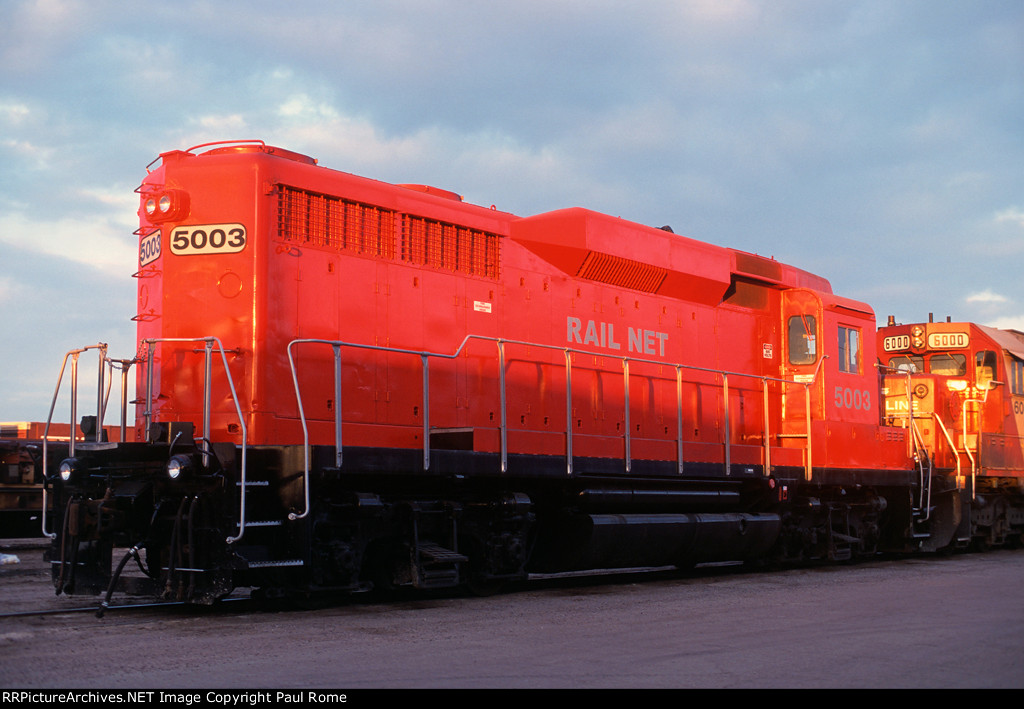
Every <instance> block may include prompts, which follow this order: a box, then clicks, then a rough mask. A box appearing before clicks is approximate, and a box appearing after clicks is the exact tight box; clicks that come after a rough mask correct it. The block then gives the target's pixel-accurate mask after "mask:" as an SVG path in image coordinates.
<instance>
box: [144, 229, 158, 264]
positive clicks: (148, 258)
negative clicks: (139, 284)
mask: <svg viewBox="0 0 1024 709" xmlns="http://www.w3.org/2000/svg"><path fill="white" fill-rule="evenodd" d="M158 258H160V230H159V229H157V230H156V231H154V232H153V233H152V234H150V235H149V236H144V237H142V241H140V242H139V266H140V267H142V266H145V265H146V264H147V263H153V262H154V261H156V260H157V259H158Z"/></svg>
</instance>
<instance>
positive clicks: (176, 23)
mask: <svg viewBox="0 0 1024 709" xmlns="http://www.w3.org/2000/svg"><path fill="white" fill-rule="evenodd" d="M240 139H260V140H264V141H266V142H267V143H268V144H270V145H276V146H279V147H282V148H286V149H289V150H293V151H297V152H300V153H304V154H306V155H310V156H312V157H314V158H316V159H317V160H318V161H319V163H320V164H321V165H323V166H326V167H331V168H335V169H338V170H342V171H345V172H352V173H356V174H359V175H364V176H367V177H371V178H374V179H378V180H384V181H388V182H398V183H425V184H431V185H435V186H438V187H441V188H444V189H448V190H452V191H455V192H457V193H459V194H461V195H463V197H464V198H465V199H466V201H468V202H473V203H476V204H482V205H485V206H490V205H492V204H493V205H496V206H497V207H498V208H499V209H502V210H505V211H509V212H513V213H515V214H518V215H521V216H529V215H532V214H538V213H541V212H545V211H549V210H553V209H560V208H564V207H572V206H580V207H587V208H589V209H594V210H596V211H600V212H605V213H608V214H612V215H615V216H619V217H622V218H625V219H629V220H633V221H636V222H640V223H643V224H649V225H652V226H662V225H666V224H667V225H671V227H672V229H673V230H674V231H675V232H676V233H677V234H684V235H686V236H689V237H692V238H695V239H700V240H702V241H707V242H710V243H713V244H717V245H721V246H728V247H732V248H737V249H741V250H744V251H748V252H751V253H756V254H760V255H762V256H768V257H774V258H776V259H778V260H780V261H783V262H786V263H790V264H792V265H795V266H798V267H800V268H803V269H806V270H808V271H811V272H813V273H816V274H818V275H822V276H824V277H826V278H828V279H829V280H830V281H831V283H832V286H833V290H834V291H835V292H836V293H838V294H840V295H843V296H846V297H849V298H854V299H856V300H860V301H864V302H866V303H868V304H869V305H871V306H872V307H873V308H874V310H875V312H876V314H877V317H878V320H879V322H880V323H884V322H885V319H886V317H887V316H888V315H894V316H895V317H896V319H897V321H899V322H920V321H926V320H927V319H928V317H929V313H932V314H934V317H935V319H936V320H945V319H946V317H947V316H950V317H952V319H953V320H954V321H958V320H969V321H975V322H979V323H982V324H986V325H991V326H995V327H1003V328H1014V329H1018V330H1024V285H1022V282H1021V277H1022V274H1024V2H1021V1H1020V0H1006V1H1001V0H973V1H972V0H643V1H636V0H633V1H629V2H626V1H622V2H611V1H609V0H587V1H583V0H580V1H576V0H564V1H560V0H517V2H514V3H513V2H492V1H490V0H467V1H465V2H463V1H461V0H368V1H365V2H363V1H360V0H355V1H347V2H342V1H335V0H314V1H309V2H307V1H305V0H292V1H291V2H287V3H281V2H268V1H265V0H248V1H247V2H230V1H228V0H175V1H174V2H164V3H137V2H123V1H113V0H2V2H0V263H2V264H3V266H2V268H0V324H2V332H3V333H4V335H5V336H4V337H3V339H2V341H0V421H25V420H31V421H43V420H45V419H46V416H47V414H48V412H49V408H50V402H51V398H52V397H53V394H54V390H55V386H56V383H57V377H58V373H59V372H60V367H61V362H62V359H63V357H64V353H65V352H67V351H68V350H71V349H74V348H78V347H82V346H85V345H93V344H96V343H98V342H104V343H107V344H108V345H109V354H110V355H111V356H113V357H125V358H127V357H131V356H132V355H133V354H134V350H135V344H134V343H135V339H134V323H133V322H132V321H131V317H132V316H133V315H134V314H135V288H136V282H135V279H133V278H132V277H131V274H132V273H134V272H135V270H136V263H137V247H138V244H137V237H135V236H134V235H133V231H134V229H135V228H136V227H137V226H138V224H137V217H136V210H137V208H138V196H137V195H136V194H135V193H134V189H135V188H136V187H137V186H138V185H139V183H140V182H141V180H142V178H143V177H144V176H145V174H146V166H147V165H148V164H150V163H151V162H152V161H153V160H154V159H155V158H156V157H157V156H158V155H159V153H161V152H164V151H168V150H174V149H187V148H189V147H192V146H194V145H199V144H202V143H207V142H212V141H222V140H240ZM81 361H82V364H81V367H82V368H83V371H84V372H86V374H85V375H83V379H82V381H83V384H82V386H83V388H84V389H87V388H88V387H87V384H86V383H87V382H90V383H91V382H93V381H94V378H95V373H94V372H95V359H94V358H90V356H89V355H83V358H82V360H81ZM92 386H94V385H92ZM66 387H67V384H66V383H65V390H66ZM92 396H93V393H92V392H90V393H89V395H88V396H85V395H83V397H82V399H81V401H82V403H80V407H82V406H86V407H88V406H92V404H86V403H85V402H86V401H89V400H92V399H91V397H92ZM63 406H64V404H58V410H57V412H56V414H57V416H58V417H60V416H61V415H63V416H64V420H66V416H67V413H66V409H64V410H62V408H61V407H63ZM80 413H81V412H80ZM109 422H110V420H109V419H108V423H109Z"/></svg>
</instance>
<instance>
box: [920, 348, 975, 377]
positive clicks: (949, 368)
mask: <svg viewBox="0 0 1024 709" xmlns="http://www.w3.org/2000/svg"><path fill="white" fill-rule="evenodd" d="M928 371H929V372H931V373H932V374H948V375H952V376H954V377H962V376H964V375H965V374H967V357H965V356H964V355H962V354H945V353H943V354H937V355H932V356H931V358H929V360H928Z"/></svg>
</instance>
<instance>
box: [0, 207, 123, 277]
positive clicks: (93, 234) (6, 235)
mask: <svg viewBox="0 0 1024 709" xmlns="http://www.w3.org/2000/svg"><path fill="white" fill-rule="evenodd" d="M0 243H5V244H7V245H9V246H18V247H20V248H24V249H26V250H28V251H31V252H35V253H39V254H46V255H48V256H56V257H59V258H62V259H66V260H68V261H72V262H74V263H77V264H81V265H84V266H87V267H90V268H95V269H97V270H99V271H103V272H105V273H107V274H109V275H111V276H118V277H120V276H123V275H124V273H125V270H126V264H129V266H128V268H130V267H131V266H130V264H132V263H133V262H134V261H135V259H136V258H137V251H136V245H135V237H134V236H132V234H131V230H127V231H125V229H124V225H123V224H121V223H120V221H119V219H118V218H112V217H110V216H95V215H92V216H90V215H83V216H80V217H62V218H59V219H52V218H47V219H41V218H38V217H36V218H30V217H28V216H26V215H24V214H4V215H0Z"/></svg>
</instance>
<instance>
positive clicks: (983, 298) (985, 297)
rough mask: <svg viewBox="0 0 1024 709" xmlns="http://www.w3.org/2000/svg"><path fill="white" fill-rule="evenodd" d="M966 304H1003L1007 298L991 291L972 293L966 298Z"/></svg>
mask: <svg viewBox="0 0 1024 709" xmlns="http://www.w3.org/2000/svg"><path fill="white" fill-rule="evenodd" d="M967 302H968V303H1005V302H1007V298H1006V296H1004V295H999V294H998V293H993V292H992V291H991V290H984V291H981V292H980V293H972V294H971V295H969V296H967Z"/></svg>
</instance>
